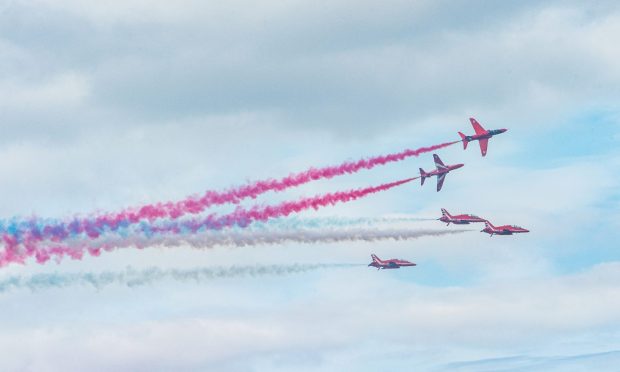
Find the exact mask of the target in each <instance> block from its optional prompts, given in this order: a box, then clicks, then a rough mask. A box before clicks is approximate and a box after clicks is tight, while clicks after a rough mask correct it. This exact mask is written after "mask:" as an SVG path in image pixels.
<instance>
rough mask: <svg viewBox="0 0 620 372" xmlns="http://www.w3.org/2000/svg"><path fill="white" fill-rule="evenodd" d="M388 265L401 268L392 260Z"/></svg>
mask: <svg viewBox="0 0 620 372" xmlns="http://www.w3.org/2000/svg"><path fill="white" fill-rule="evenodd" d="M388 266H389V267H392V268H394V269H397V268H399V267H400V266H398V265H397V264H395V263H394V262H390V263H389V264H388Z"/></svg>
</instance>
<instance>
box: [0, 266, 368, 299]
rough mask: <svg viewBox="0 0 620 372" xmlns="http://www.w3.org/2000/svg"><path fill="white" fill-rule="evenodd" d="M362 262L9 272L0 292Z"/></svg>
mask: <svg viewBox="0 0 620 372" xmlns="http://www.w3.org/2000/svg"><path fill="white" fill-rule="evenodd" d="M356 266H364V265H362V264H291V265H254V266H231V267H221V266H216V267H202V268H194V269H160V268H157V267H152V268H148V269H144V270H136V269H133V268H132V267H127V268H126V269H125V270H123V271H104V272H100V273H65V274H60V273H53V274H36V275H33V276H29V277H25V276H19V275H17V276H12V277H9V278H7V279H4V280H0V293H2V292H6V291H9V290H11V289H16V290H19V289H30V290H31V291H36V290H45V289H51V288H65V287H68V286H75V285H90V286H93V287H94V288H96V289H101V288H103V287H106V286H109V285H113V284H120V285H126V286H128V287H137V286H144V285H148V284H152V283H154V282H160V281H163V280H168V279H172V280H176V281H182V282H187V281H195V282H197V283H200V282H203V281H206V280H213V279H224V278H240V277H251V278H257V277H262V276H267V275H273V276H276V275H278V276H282V275H291V274H299V273H305V272H308V271H314V270H320V269H334V268H349V267H356Z"/></svg>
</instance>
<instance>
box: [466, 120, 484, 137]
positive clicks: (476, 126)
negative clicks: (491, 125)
mask: <svg viewBox="0 0 620 372" xmlns="http://www.w3.org/2000/svg"><path fill="white" fill-rule="evenodd" d="M469 121H470V122H471V126H472V127H474V131H475V132H476V134H485V133H486V132H487V130H486V129H484V128H483V127H482V125H480V123H478V121H476V119H474V118H469Z"/></svg>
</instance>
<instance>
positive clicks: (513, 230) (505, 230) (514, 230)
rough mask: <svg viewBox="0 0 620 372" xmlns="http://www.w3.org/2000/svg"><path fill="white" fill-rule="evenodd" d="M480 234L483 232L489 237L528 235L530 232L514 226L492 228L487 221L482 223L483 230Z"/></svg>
mask: <svg viewBox="0 0 620 372" xmlns="http://www.w3.org/2000/svg"><path fill="white" fill-rule="evenodd" d="M480 232H485V233H487V234H489V235H491V236H493V235H512V234H518V233H528V232H530V230H527V229H524V228H522V227H519V226H515V225H504V226H497V227H496V226H493V224H492V223H490V222H489V221H485V222H484V229H482V230H480Z"/></svg>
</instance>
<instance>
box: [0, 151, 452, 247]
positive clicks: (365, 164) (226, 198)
mask: <svg viewBox="0 0 620 372" xmlns="http://www.w3.org/2000/svg"><path fill="white" fill-rule="evenodd" d="M458 142H460V141H453V142H446V143H441V144H438V145H433V146H430V147H421V148H418V149H415V150H411V149H407V150H404V151H401V152H398V153H393V154H388V155H381V156H375V157H371V158H367V159H360V160H357V161H353V162H345V163H342V164H340V165H336V166H328V167H323V168H310V169H308V170H306V171H304V172H300V173H296V174H291V175H289V176H287V177H284V178H281V179H279V180H275V179H268V180H262V181H257V182H252V183H250V184H248V185H243V186H238V187H233V188H230V189H228V190H225V191H215V190H210V191H207V192H205V193H204V194H203V196H202V197H195V196H192V197H188V198H186V199H183V200H180V201H176V202H166V203H156V204H149V205H145V206H142V207H136V208H129V209H126V210H123V211H121V212H117V213H108V214H102V215H95V216H91V217H86V218H78V217H76V218H74V219H73V220H71V221H57V222H51V221H44V220H37V219H36V218H33V219H31V220H29V221H19V222H17V223H11V222H8V223H7V222H5V223H0V233H2V234H5V235H6V234H8V235H10V237H12V238H15V239H16V240H17V241H18V242H20V241H21V239H22V236H23V235H27V236H28V237H29V238H30V239H31V240H36V241H43V240H46V239H52V240H56V241H59V240H63V239H66V238H67V237H69V236H75V235H81V234H86V235H87V236H89V237H91V238H96V237H98V236H99V235H101V233H102V232H104V231H105V230H106V229H107V230H112V231H115V230H117V229H118V228H119V227H123V226H128V225H131V224H135V223H138V222H139V221H141V220H145V219H146V220H149V221H153V220H155V219H158V218H172V219H176V218H179V217H181V216H184V215H186V214H198V213H202V212H203V211H205V210H206V209H207V208H209V207H211V206H214V205H221V204H228V203H239V202H240V201H241V200H243V199H246V198H256V197H257V196H259V195H261V194H263V193H266V192H268V191H283V190H286V189H288V188H290V187H295V186H299V185H302V184H305V183H308V182H311V181H314V180H319V179H329V178H332V177H336V176H340V175H344V174H352V173H356V172H359V171H360V170H362V169H372V168H374V167H376V166H379V165H385V164H388V163H392V162H398V161H402V160H404V159H407V158H409V157H413V156H419V155H420V154H423V153H427V152H431V151H435V150H439V149H441V148H444V147H448V146H450V145H453V144H455V143H458ZM5 225H9V226H5Z"/></svg>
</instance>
